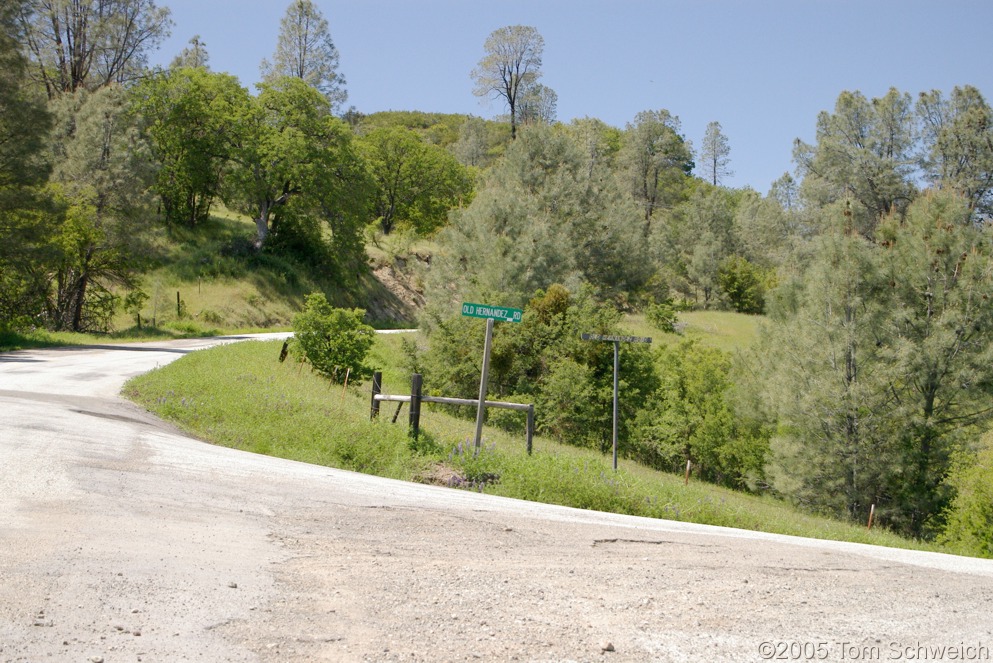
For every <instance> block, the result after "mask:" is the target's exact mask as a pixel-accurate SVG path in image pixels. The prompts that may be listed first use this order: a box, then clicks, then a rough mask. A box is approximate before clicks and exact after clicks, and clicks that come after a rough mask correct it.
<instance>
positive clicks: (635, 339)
mask: <svg viewBox="0 0 993 663" xmlns="http://www.w3.org/2000/svg"><path fill="white" fill-rule="evenodd" d="M580 338H582V339H583V340H584V341H613V342H614V343H651V342H652V339H651V337H649V336H607V335H604V334H581V335H580Z"/></svg>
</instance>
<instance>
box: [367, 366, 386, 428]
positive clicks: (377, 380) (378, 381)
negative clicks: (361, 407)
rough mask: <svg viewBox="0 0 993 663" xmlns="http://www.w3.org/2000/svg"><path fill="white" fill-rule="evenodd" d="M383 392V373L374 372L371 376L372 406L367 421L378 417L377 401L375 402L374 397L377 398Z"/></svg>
mask: <svg viewBox="0 0 993 663" xmlns="http://www.w3.org/2000/svg"><path fill="white" fill-rule="evenodd" d="M382 390H383V372H382V371H375V372H374V373H373V374H372V405H371V407H370V409H369V419H370V420H372V419H375V418H376V417H378V416H379V401H377V400H376V396H379V394H380V392H381V391H382Z"/></svg>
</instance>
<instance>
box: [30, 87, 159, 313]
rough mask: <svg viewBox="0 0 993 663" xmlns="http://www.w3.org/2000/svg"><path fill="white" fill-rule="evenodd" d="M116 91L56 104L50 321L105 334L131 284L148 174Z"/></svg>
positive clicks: (82, 94)
mask: <svg viewBox="0 0 993 663" xmlns="http://www.w3.org/2000/svg"><path fill="white" fill-rule="evenodd" d="M129 101H130V98H129V96H128V94H127V93H126V92H125V90H123V89H121V87H120V86H108V87H104V88H101V89H99V90H97V91H95V92H92V93H90V92H87V91H82V90H81V91H79V92H77V93H75V94H73V95H63V96H61V97H60V98H59V99H58V100H57V101H56V102H55V103H53V107H54V108H55V115H56V119H57V123H56V130H55V131H53V132H52V146H51V150H52V152H53V154H55V155H56V162H57V165H56V167H55V169H54V171H53V173H52V178H51V179H52V186H53V188H54V190H55V191H56V194H57V195H56V201H57V208H56V211H55V215H56V216H57V230H56V234H55V236H54V237H53V247H54V249H55V253H56V261H55V264H54V266H53V268H52V272H51V279H52V282H53V288H52V292H53V294H52V299H51V303H50V305H49V310H48V315H49V323H50V324H51V326H53V327H54V328H56V329H67V330H72V331H90V330H100V331H103V330H105V329H106V328H107V326H108V325H109V322H110V317H111V316H112V314H113V310H114V305H115V302H116V299H117V295H116V293H115V292H114V288H115V287H116V288H118V289H132V288H134V287H136V284H137V283H136V274H137V269H138V268H139V266H140V265H139V262H140V260H141V256H143V255H145V254H146V251H144V250H142V246H141V239H142V237H143V235H144V233H143V230H144V228H143V225H142V224H143V220H144V219H146V218H147V217H148V215H147V213H144V212H145V210H146V203H147V200H146V198H145V196H144V193H145V192H146V191H147V189H148V185H149V182H150V174H151V169H150V168H149V164H148V160H149V155H148V150H147V148H146V146H145V145H144V144H143V142H142V140H141V138H140V137H139V136H138V132H137V130H136V129H135V127H134V126H133V124H132V122H131V118H130V109H129Z"/></svg>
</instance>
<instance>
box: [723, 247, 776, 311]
mask: <svg viewBox="0 0 993 663" xmlns="http://www.w3.org/2000/svg"><path fill="white" fill-rule="evenodd" d="M717 282H718V283H719V284H720V287H721V291H722V292H723V293H724V296H725V297H727V300H728V302H729V303H730V304H731V306H732V308H734V310H735V311H737V312H738V313H762V312H763V311H764V310H765V277H764V274H763V273H762V270H761V269H760V268H759V267H757V266H756V265H753V264H752V263H750V262H748V261H747V260H745V259H744V258H742V257H741V256H732V257H730V258H728V259H727V260H725V261H724V262H723V263H722V264H721V267H720V270H719V271H718V273H717Z"/></svg>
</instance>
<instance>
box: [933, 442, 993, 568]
mask: <svg viewBox="0 0 993 663" xmlns="http://www.w3.org/2000/svg"><path fill="white" fill-rule="evenodd" d="M949 481H950V483H951V484H952V486H954V487H955V489H956V491H957V492H956V495H955V499H954V500H952V504H951V507H950V508H949V509H948V511H947V512H946V517H947V523H946V525H945V530H944V532H942V534H941V536H940V537H939V542H940V543H943V544H946V545H948V546H949V547H951V548H952V549H954V550H957V551H958V552H961V553H963V554H966V555H978V556H980V557H993V435H987V437H986V446H985V448H984V449H982V450H981V451H980V452H979V453H978V454H976V455H971V454H970V455H969V457H968V458H963V459H962V460H961V461H960V465H959V467H958V468H957V469H956V470H954V471H953V472H952V475H951V478H950V480H949Z"/></svg>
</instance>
